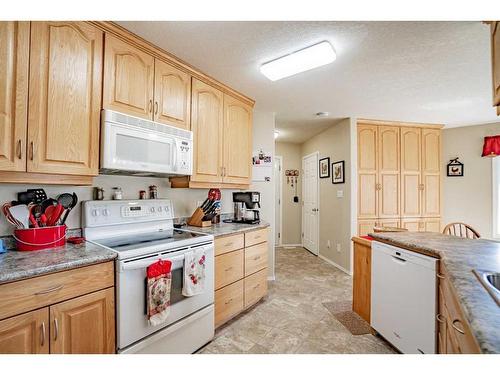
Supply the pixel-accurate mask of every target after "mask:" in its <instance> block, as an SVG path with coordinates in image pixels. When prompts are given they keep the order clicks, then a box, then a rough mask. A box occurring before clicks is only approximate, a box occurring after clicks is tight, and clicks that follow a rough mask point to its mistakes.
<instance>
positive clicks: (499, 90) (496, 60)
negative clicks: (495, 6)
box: [490, 21, 500, 114]
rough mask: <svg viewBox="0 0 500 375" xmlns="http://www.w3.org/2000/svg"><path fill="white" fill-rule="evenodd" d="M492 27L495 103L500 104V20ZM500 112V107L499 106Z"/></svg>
mask: <svg viewBox="0 0 500 375" xmlns="http://www.w3.org/2000/svg"><path fill="white" fill-rule="evenodd" d="M490 27H491V64H492V72H493V105H494V106H500V22H499V21H493V22H492V23H491V25H490ZM497 114H500V108H497Z"/></svg>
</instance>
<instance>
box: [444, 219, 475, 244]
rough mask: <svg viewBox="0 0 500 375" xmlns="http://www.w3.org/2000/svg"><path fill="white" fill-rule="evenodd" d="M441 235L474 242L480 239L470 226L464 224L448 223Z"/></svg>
mask: <svg viewBox="0 0 500 375" xmlns="http://www.w3.org/2000/svg"><path fill="white" fill-rule="evenodd" d="M443 234H447V235H449V236H457V237H463V238H470V239H473V240H476V239H478V238H481V236H480V235H479V233H478V232H477V231H476V230H475V229H474V228H472V227H471V226H470V225H468V224H465V223H459V222H457V223H450V224H448V225H447V226H445V227H444V229H443Z"/></svg>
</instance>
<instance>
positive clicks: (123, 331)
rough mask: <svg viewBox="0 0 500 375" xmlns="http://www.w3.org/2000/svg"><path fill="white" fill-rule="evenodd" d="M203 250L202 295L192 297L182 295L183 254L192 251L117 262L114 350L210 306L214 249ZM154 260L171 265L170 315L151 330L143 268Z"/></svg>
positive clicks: (209, 246)
mask: <svg viewBox="0 0 500 375" xmlns="http://www.w3.org/2000/svg"><path fill="white" fill-rule="evenodd" d="M202 246H203V247H204V248H205V255H206V268H205V276H206V280H205V292H204V293H202V294H199V295H196V296H192V297H184V296H183V295H182V284H183V280H184V254H185V253H187V252H188V251H191V250H192V249H194V248H196V247H193V248H183V249H181V250H179V251H173V252H172V253H169V254H165V255H161V256H159V255H157V254H155V255H153V256H151V257H140V258H137V259H131V260H130V259H129V260H122V261H119V262H118V265H117V267H116V272H117V278H116V279H117V327H118V330H117V331H118V332H117V337H118V349H124V348H126V347H127V346H129V345H131V344H133V343H134V342H136V341H138V340H140V339H142V338H144V337H146V336H148V335H151V334H152V333H154V332H156V331H158V330H161V329H163V328H165V327H167V326H169V325H171V324H173V323H175V322H177V321H179V320H180V319H182V318H184V317H187V316H189V315H190V314H192V313H194V312H196V311H198V310H200V309H202V308H204V307H206V306H209V305H211V304H213V302H214V246H213V243H211V244H207V245H202ZM158 259H163V260H170V261H171V262H172V271H171V272H172V284H171V292H170V303H171V306H170V314H169V316H168V318H167V320H166V321H165V323H163V324H162V325H158V326H154V327H153V326H151V325H150V324H149V322H148V318H147V315H146V311H147V310H146V268H147V267H148V266H149V265H151V264H153V263H155V262H156V261H157V260H158Z"/></svg>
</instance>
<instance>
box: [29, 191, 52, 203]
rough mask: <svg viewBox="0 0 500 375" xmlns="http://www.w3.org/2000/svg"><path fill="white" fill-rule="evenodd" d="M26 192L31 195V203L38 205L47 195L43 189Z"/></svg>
mask: <svg viewBox="0 0 500 375" xmlns="http://www.w3.org/2000/svg"><path fill="white" fill-rule="evenodd" d="M27 192H28V193H30V194H32V195H33V203H40V202H43V201H44V200H45V199H47V193H45V190H43V189H28V190H27Z"/></svg>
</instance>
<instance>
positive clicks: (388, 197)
mask: <svg viewBox="0 0 500 375" xmlns="http://www.w3.org/2000/svg"><path fill="white" fill-rule="evenodd" d="M399 165H400V160H399V127H397V126H379V127H378V182H379V185H378V217H379V218H397V217H399V174H400V173H399V172H400V171H399Z"/></svg>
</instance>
